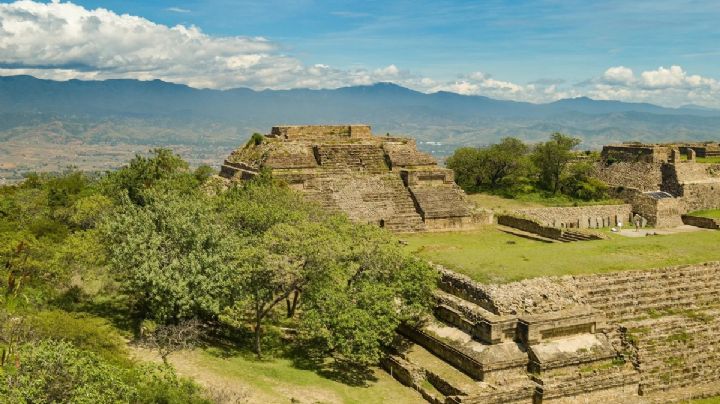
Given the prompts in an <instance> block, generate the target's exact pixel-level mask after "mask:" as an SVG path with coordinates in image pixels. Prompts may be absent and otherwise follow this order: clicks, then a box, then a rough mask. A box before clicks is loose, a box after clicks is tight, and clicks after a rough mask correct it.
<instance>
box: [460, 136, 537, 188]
mask: <svg viewBox="0 0 720 404" xmlns="http://www.w3.org/2000/svg"><path fill="white" fill-rule="evenodd" d="M527 153H528V146H527V145H526V144H525V143H523V142H522V141H521V140H519V139H516V138H513V137H507V138H504V139H502V140H501V141H500V143H498V144H493V145H491V146H489V147H485V148H472V147H462V148H460V149H457V150H456V151H455V153H454V154H453V155H452V156H450V157H449V158H448V160H447V162H446V165H447V167H448V168H450V169H452V170H453V171H454V172H455V180H456V182H457V183H458V185H460V187H461V188H463V189H464V190H465V191H467V192H476V191H478V190H481V189H484V188H488V189H491V190H498V189H500V188H503V187H512V185H514V181H512V180H513V179H516V178H517V177H519V176H521V175H522V174H524V172H525V171H526V169H527V165H528V163H527V158H526V156H527Z"/></svg>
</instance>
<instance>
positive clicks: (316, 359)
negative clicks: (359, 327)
mask: <svg viewBox="0 0 720 404" xmlns="http://www.w3.org/2000/svg"><path fill="white" fill-rule="evenodd" d="M252 340H253V334H252V332H251V331H250V330H248V329H244V330H243V329H234V330H232V332H230V331H229V330H225V332H220V333H217V334H215V335H214V336H212V337H211V338H210V339H208V341H207V344H206V345H205V351H206V352H207V353H208V354H209V355H211V356H213V357H216V358H219V359H228V358H233V357H242V358H243V359H245V360H251V361H258V362H272V361H273V360H275V359H278V358H282V359H288V360H290V361H291V363H292V365H293V367H295V368H297V369H302V370H309V371H312V372H315V373H316V374H318V375H320V376H322V377H324V378H326V379H329V380H333V381H336V382H339V383H343V384H346V385H348V386H353V387H368V386H370V383H372V382H375V381H377V377H376V376H375V373H374V371H373V369H371V368H370V367H368V366H363V365H359V364H357V363H353V362H350V361H343V360H338V359H334V358H332V357H330V355H328V353H327V352H325V351H323V350H321V349H318V344H313V343H312V342H306V343H300V342H297V341H293V340H292V339H289V338H287V337H286V336H283V335H282V333H276V332H274V331H272V327H268V328H267V331H266V333H265V334H264V335H263V346H262V347H263V357H262V359H258V358H257V356H256V354H255V352H254V351H253V350H252V348H251V347H252Z"/></svg>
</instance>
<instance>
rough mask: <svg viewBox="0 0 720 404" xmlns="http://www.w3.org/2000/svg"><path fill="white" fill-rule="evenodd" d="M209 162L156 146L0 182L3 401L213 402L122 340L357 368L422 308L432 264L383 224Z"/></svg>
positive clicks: (168, 349)
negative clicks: (215, 170)
mask: <svg viewBox="0 0 720 404" xmlns="http://www.w3.org/2000/svg"><path fill="white" fill-rule="evenodd" d="M211 172H212V171H211V170H209V169H208V168H207V167H200V168H198V169H196V170H190V169H189V167H188V165H187V163H186V162H184V161H183V160H182V159H181V158H179V157H178V156H176V155H174V154H173V153H171V152H170V151H169V150H164V149H159V150H155V151H154V152H153V154H152V155H151V156H149V157H143V156H137V157H136V158H134V159H133V160H131V161H130V162H129V164H128V165H127V166H125V167H124V168H122V169H120V170H117V171H114V172H110V173H107V174H105V175H99V176H94V177H93V176H89V175H87V174H84V173H82V172H78V171H74V170H68V171H67V172H65V173H62V174H44V175H37V174H32V175H29V176H28V177H27V179H26V180H25V181H24V182H22V183H21V184H18V185H15V186H5V187H0V264H1V265H0V277H1V278H0V279H2V280H3V286H2V287H3V289H4V290H3V291H2V293H1V294H0V395H1V396H3V397H13V398H14V399H15V398H17V400H13V401H17V402H52V401H72V402H90V401H94V402H108V401H113V402H118V401H120V402H123V401H129V402H203V401H206V398H205V397H209V396H208V394H209V393H207V392H203V391H202V390H201V389H200V388H198V387H197V386H196V385H194V384H193V383H192V382H190V381H188V380H185V379H182V378H179V377H178V376H176V374H175V372H174V371H173V369H172V367H171V366H170V365H169V362H167V361H165V363H164V364H161V365H153V366H149V365H140V364H138V363H136V362H134V361H132V360H130V359H129V356H128V352H127V349H126V343H125V339H130V340H133V341H135V342H136V343H138V344H141V345H142V346H147V347H150V348H152V349H155V350H157V351H158V352H159V353H160V355H161V357H162V358H163V360H166V359H167V355H169V354H170V353H172V352H174V351H176V350H178V349H182V348H184V347H187V346H192V345H195V344H197V343H210V344H217V343H220V342H222V344H223V345H224V346H227V345H228V344H229V345H230V346H233V347H234V349H240V350H243V349H248V350H252V351H254V352H255V354H256V356H258V357H260V356H261V355H263V353H268V352H269V353H274V352H279V351H281V352H283V353H284V354H291V353H292V352H295V355H296V356H297V355H300V356H302V357H304V358H305V359H304V361H307V360H308V358H309V357H311V356H312V358H314V359H312V360H313V361H320V362H324V361H326V360H328V359H332V360H333V362H335V363H338V364H340V363H343V364H345V365H343V366H345V368H348V366H347V364H348V363H352V364H353V366H354V368H358V367H363V366H367V365H371V364H375V363H377V361H378V359H379V357H380V356H381V354H382V352H383V349H384V348H385V347H386V346H387V345H388V344H389V342H390V340H391V339H392V337H393V335H394V330H395V328H396V327H397V326H398V325H399V324H400V323H401V322H413V321H415V320H416V319H418V318H419V317H420V316H421V315H423V314H424V313H426V312H427V310H428V308H429V304H430V301H431V299H430V294H431V291H432V288H433V286H434V283H435V280H436V273H435V272H434V271H433V270H432V268H430V267H429V265H427V264H425V263H423V262H422V261H420V260H418V259H415V258H412V257H410V256H409V255H408V254H406V253H405V252H404V251H403V250H402V249H401V247H400V246H399V245H398V243H397V242H396V241H394V239H393V238H392V237H391V236H389V235H388V234H387V233H386V232H384V231H383V230H380V229H377V228H375V227H373V226H362V225H356V224H353V223H351V222H350V221H349V220H348V219H347V218H346V217H345V216H342V215H333V214H328V213H326V212H323V211H321V210H320V209H318V208H316V207H315V206H314V205H311V204H308V203H306V202H304V201H303V200H302V199H301V198H300V197H299V196H298V195H296V194H295V193H294V192H293V191H291V190H290V189H289V188H288V187H287V186H285V185H283V184H279V183H277V182H276V181H274V180H273V179H272V178H271V177H270V176H269V175H267V174H264V175H262V176H260V178H258V179H257V180H255V181H251V182H249V183H245V184H243V185H237V186H233V187H230V188H229V189H227V190H224V189H223V187H222V186H221V184H219V183H218V180H217V179H216V178H213V177H211V176H210V174H211ZM308 347H312V349H307V348H308ZM43 364H44V365H47V366H49V369H45V368H43V366H44V365H43ZM350 368H353V367H350ZM348 371H350V372H351V371H352V370H348ZM52 372H56V373H52ZM90 390H92V391H90ZM91 393H92V394H91ZM23 397H24V398H23Z"/></svg>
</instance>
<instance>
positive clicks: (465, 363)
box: [384, 262, 720, 403]
mask: <svg viewBox="0 0 720 404" xmlns="http://www.w3.org/2000/svg"><path fill="white" fill-rule="evenodd" d="M441 272H442V278H441V282H440V289H441V290H440V291H438V292H437V296H436V298H437V306H436V309H435V317H434V318H433V319H430V320H428V321H427V322H426V323H424V324H423V325H421V326H419V327H416V328H407V327H405V328H402V329H401V330H400V334H401V335H402V336H401V337H399V338H398V342H397V352H396V353H395V355H393V356H392V357H391V358H390V359H389V360H388V361H385V362H384V366H385V367H386V368H387V369H390V370H391V371H392V372H393V374H398V372H399V374H402V375H403V376H406V377H404V378H399V379H400V380H401V381H402V382H403V383H405V384H410V385H413V386H415V387H416V388H417V389H419V390H420V391H421V393H423V395H424V396H425V397H426V398H427V399H428V400H429V401H431V402H444V403H460V402H462V403H507V402H517V403H530V402H534V403H540V402H553V403H576V402H601V401H602V402H606V403H665V402H673V401H681V400H686V399H688V398H693V397H703V396H710V395H717V394H720V342H719V341H718V338H717V335H718V333H719V332H720V319H719V318H718V314H720V301H718V299H717V296H718V293H719V292H720V263H719V262H710V263H706V264H699V265H687V266H680V267H671V268H664V269H656V270H645V271H626V272H618V273H612V274H605V275H586V276H575V277H571V276H566V277H559V278H536V279H530V280H524V281H521V282H516V283H512V284H506V285H482V284H478V283H476V282H473V281H472V280H470V279H469V278H467V277H465V276H462V275H458V274H455V273H453V272H450V271H446V270H441ZM403 369H404V371H403ZM429 386H431V387H429Z"/></svg>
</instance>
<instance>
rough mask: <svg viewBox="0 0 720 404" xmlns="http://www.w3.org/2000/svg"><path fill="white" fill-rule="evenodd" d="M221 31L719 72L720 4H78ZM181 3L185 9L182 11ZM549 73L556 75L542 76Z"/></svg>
mask: <svg viewBox="0 0 720 404" xmlns="http://www.w3.org/2000/svg"><path fill="white" fill-rule="evenodd" d="M77 3H78V4H83V5H85V6H87V7H91V8H97V7H106V8H110V9H111V10H114V11H116V12H122V13H129V14H133V15H140V16H143V17H146V18H148V19H150V20H153V21H156V22H159V23H163V24H167V25H175V24H194V25H197V26H199V27H201V28H202V30H203V31H205V32H206V33H209V34H214V35H224V36H228V35H249V36H263V37H266V38H268V39H270V40H273V41H276V42H279V43H281V44H283V46H285V47H286V48H287V52H288V53H291V54H293V55H294V56H296V57H298V58H299V59H301V60H303V61H304V62H306V63H309V64H315V63H322V64H329V65H335V66H340V67H351V66H357V67H368V68H377V67H382V66H386V65H388V64H395V65H397V66H402V67H403V68H407V69H411V70H413V71H417V72H419V73H422V74H427V75H434V76H435V75H436V76H441V75H442V76H446V77H448V78H450V77H454V76H455V75H457V74H458V73H460V72H468V71H478V70H479V71H488V72H497V73H501V72H502V73H503V76H506V77H504V78H505V79H508V80H515V81H524V82H527V81H532V80H537V79H538V78H562V79H565V80H583V79H585V78H587V76H588V73H589V72H602V71H604V70H605V69H606V68H608V67H609V66H616V65H624V66H630V67H633V68H636V69H642V70H645V69H654V68H657V67H658V66H670V65H673V64H677V65H681V66H682V67H683V68H685V69H687V70H689V71H692V72H693V73H696V74H700V75H713V74H717V73H718V70H720V27H719V26H718V24H719V23H720V2H716V1H677V0H675V1H664V0H654V1H637V0H635V1H426V0H412V1H309V0H294V1H275V0H265V1H226V0H210V1H184V2H176V1H137V0H132V1H127V0H124V1H77ZM173 10H175V11H173ZM540 76H547V77H540Z"/></svg>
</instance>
